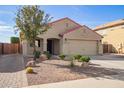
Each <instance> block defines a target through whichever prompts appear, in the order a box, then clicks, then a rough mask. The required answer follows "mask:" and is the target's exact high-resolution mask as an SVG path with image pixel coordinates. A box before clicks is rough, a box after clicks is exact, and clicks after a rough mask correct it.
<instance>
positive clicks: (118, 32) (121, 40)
mask: <svg viewBox="0 0 124 93" xmlns="http://www.w3.org/2000/svg"><path fill="white" fill-rule="evenodd" d="M102 31H103V30H98V31H97V32H98V33H100V32H102ZM104 31H106V33H105V34H104V35H103V36H104V38H103V40H102V42H103V44H112V47H113V52H116V53H117V52H119V48H120V47H122V53H124V25H121V26H117V27H112V28H109V29H104Z"/></svg>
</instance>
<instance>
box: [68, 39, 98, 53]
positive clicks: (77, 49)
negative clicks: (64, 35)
mask: <svg viewBox="0 0 124 93" xmlns="http://www.w3.org/2000/svg"><path fill="white" fill-rule="evenodd" d="M67 45H68V54H82V55H96V54H97V41H89V40H87V41H84V40H68V44H67ZM66 48H67V47H66Z"/></svg>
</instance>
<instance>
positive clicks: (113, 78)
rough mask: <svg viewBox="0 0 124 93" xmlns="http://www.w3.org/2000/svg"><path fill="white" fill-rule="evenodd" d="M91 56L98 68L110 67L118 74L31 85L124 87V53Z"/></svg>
mask: <svg viewBox="0 0 124 93" xmlns="http://www.w3.org/2000/svg"><path fill="white" fill-rule="evenodd" d="M91 58H92V60H91V62H92V63H93V64H96V66H97V67H98V68H104V69H109V70H111V71H114V72H117V73H118V74H117V75H106V76H101V77H93V78H87V79H80V80H72V81H64V82H58V83H51V84H42V85H36V86H29V87H39V88H40V87H54V88H56V87H64V88H66V87H78V88H82V87H90V88H114V87H118V88H124V55H116V54H105V55H103V56H92V57H91Z"/></svg>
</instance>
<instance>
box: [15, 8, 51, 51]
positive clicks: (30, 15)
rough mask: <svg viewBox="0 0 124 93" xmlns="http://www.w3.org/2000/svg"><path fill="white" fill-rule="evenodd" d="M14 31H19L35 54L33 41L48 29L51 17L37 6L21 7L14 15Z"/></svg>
mask: <svg viewBox="0 0 124 93" xmlns="http://www.w3.org/2000/svg"><path fill="white" fill-rule="evenodd" d="M15 19H16V26H15V27H16V28H17V29H16V31H21V32H23V34H24V37H25V39H26V40H27V41H28V43H29V44H31V45H32V47H33V49H34V52H36V46H35V40H36V38H37V35H39V34H43V32H45V31H47V30H48V29H49V24H48V23H49V22H50V21H51V19H52V17H50V15H49V14H45V13H44V11H42V10H40V7H39V6H23V7H22V8H20V9H19V10H18V11H17V14H16V18H15Z"/></svg>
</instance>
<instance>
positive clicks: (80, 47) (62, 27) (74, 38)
mask: <svg viewBox="0 0 124 93" xmlns="http://www.w3.org/2000/svg"><path fill="white" fill-rule="evenodd" d="M76 27H79V29H76V30H75V31H72V32H68V33H66V34H64V35H63V37H62V36H59V34H60V33H63V32H65V31H67V30H70V29H74V28H76ZM38 38H39V39H40V40H41V43H40V44H41V45H40V47H39V48H37V50H39V51H41V52H43V51H44V50H45V51H46V50H47V39H54V44H55V45H54V53H55V54H58V53H59V54H68V55H70V54H83V55H97V54H99V53H101V54H102V47H101V46H100V45H101V42H99V43H98V44H97V42H98V41H101V36H100V35H98V34H97V33H95V32H93V31H92V30H91V29H89V28H88V27H86V26H82V27H80V25H78V24H76V23H74V22H73V21H71V20H69V19H64V20H62V21H58V22H56V23H54V22H53V23H52V24H51V28H50V29H49V30H48V31H47V32H45V33H43V34H41V35H38ZM55 39H57V40H55ZM97 45H98V46H99V48H97ZM23 47H26V48H24V49H23V51H24V54H27V55H31V54H33V48H32V47H30V45H29V44H26V43H25V44H24V45H23Z"/></svg>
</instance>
